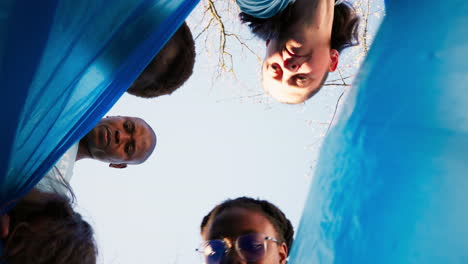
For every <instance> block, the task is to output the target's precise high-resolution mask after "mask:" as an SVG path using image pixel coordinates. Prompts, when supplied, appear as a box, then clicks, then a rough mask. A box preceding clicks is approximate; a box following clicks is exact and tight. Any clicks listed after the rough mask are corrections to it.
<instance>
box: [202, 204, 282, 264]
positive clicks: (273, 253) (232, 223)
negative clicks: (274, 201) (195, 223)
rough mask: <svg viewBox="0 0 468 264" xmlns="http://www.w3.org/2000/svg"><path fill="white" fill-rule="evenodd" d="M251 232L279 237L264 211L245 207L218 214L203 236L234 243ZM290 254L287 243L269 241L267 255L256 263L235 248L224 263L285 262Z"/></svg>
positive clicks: (280, 263)
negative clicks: (243, 258) (238, 252)
mask: <svg viewBox="0 0 468 264" xmlns="http://www.w3.org/2000/svg"><path fill="white" fill-rule="evenodd" d="M249 233H261V234H265V235H267V236H271V237H275V238H278V234H277V232H276V230H275V228H274V227H273V225H272V224H271V222H270V221H269V220H268V218H266V217H265V216H264V215H263V214H262V213H260V212H256V211H253V210H249V209H245V208H230V209H226V210H225V211H223V212H221V213H220V214H219V215H217V216H216V217H215V218H214V219H213V222H212V223H211V225H210V226H209V227H208V228H207V229H206V232H205V233H204V234H202V236H203V238H206V239H207V240H211V239H226V240H228V241H229V242H230V244H234V241H235V239H236V238H237V237H239V236H241V235H246V234H249ZM287 256H288V247H287V246H286V243H284V242H282V243H280V244H277V243H274V242H272V241H268V242H267V251H266V254H265V257H264V258H262V259H261V260H258V261H257V262H255V263H247V262H246V261H244V260H242V259H241V257H240V256H239V255H238V254H237V252H236V251H235V250H230V251H229V253H228V254H227V255H225V256H224V258H223V260H222V262H221V263H222V264H285V263H286V259H287Z"/></svg>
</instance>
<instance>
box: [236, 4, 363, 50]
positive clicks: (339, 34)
mask: <svg viewBox="0 0 468 264" xmlns="http://www.w3.org/2000/svg"><path fill="white" fill-rule="evenodd" d="M294 13H295V12H294V3H293V4H289V5H288V6H287V7H286V8H285V9H284V10H283V11H282V12H280V13H278V14H276V15H274V16H273V17H270V18H266V19H263V18H257V17H254V16H252V15H249V14H246V13H243V12H241V13H240V14H239V18H240V20H241V22H242V23H244V24H247V25H248V26H249V28H250V31H252V33H253V34H254V35H255V36H257V37H259V38H261V39H263V40H265V41H266V40H268V39H281V38H283V37H284V34H286V33H287V32H288V29H289V26H291V25H294V24H295V23H296V22H297V21H298V19H299V17H298V16H297V15H294ZM358 29H359V16H358V15H357V14H356V10H355V9H354V8H353V6H352V5H350V4H349V3H347V2H343V3H341V4H339V5H336V6H335V12H334V16H333V26H332V34H331V43H330V47H331V48H332V49H336V50H337V51H338V52H341V51H342V50H343V49H345V48H348V47H351V46H356V45H358V44H359V42H358Z"/></svg>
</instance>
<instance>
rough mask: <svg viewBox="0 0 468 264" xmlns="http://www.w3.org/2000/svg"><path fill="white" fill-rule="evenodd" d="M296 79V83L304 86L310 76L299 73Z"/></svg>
mask: <svg viewBox="0 0 468 264" xmlns="http://www.w3.org/2000/svg"><path fill="white" fill-rule="evenodd" d="M295 79H296V84H297V85H298V86H303V85H304V84H306V83H307V81H308V80H309V77H307V76H305V75H297V76H296V77H295Z"/></svg>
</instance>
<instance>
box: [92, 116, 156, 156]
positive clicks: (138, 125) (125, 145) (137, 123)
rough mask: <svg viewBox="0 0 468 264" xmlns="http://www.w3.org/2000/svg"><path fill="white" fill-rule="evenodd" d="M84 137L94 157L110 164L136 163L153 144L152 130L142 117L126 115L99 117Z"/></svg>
mask: <svg viewBox="0 0 468 264" xmlns="http://www.w3.org/2000/svg"><path fill="white" fill-rule="evenodd" d="M85 139H86V143H87V147H88V150H89V153H90V154H91V155H92V157H93V158H94V159H97V160H100V161H104V162H108V163H111V164H125V165H126V164H140V163H142V162H144V161H145V160H146V159H147V158H148V157H149V156H150V155H151V153H152V152H153V150H154V148H155V146H156V134H155V133H154V131H153V129H152V128H151V127H150V126H149V125H148V124H147V123H146V122H145V121H144V120H143V119H141V118H138V117H128V116H112V117H106V118H104V119H102V120H101V121H100V122H99V123H98V124H97V126H96V127H94V128H93V130H91V131H90V132H89V133H88V134H87V135H86V136H85Z"/></svg>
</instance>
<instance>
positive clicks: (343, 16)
mask: <svg viewBox="0 0 468 264" xmlns="http://www.w3.org/2000/svg"><path fill="white" fill-rule="evenodd" d="M237 4H238V5H239V7H240V9H241V11H242V12H241V13H240V19H241V21H242V22H243V23H246V24H247V25H248V26H249V27H250V30H251V31H252V33H253V34H254V35H256V36H257V37H259V38H261V39H263V40H265V41H266V46H267V51H266V57H265V59H264V62H263V65H262V85H263V89H264V90H265V92H266V93H268V94H269V95H271V96H272V97H273V98H275V99H276V100H278V101H280V102H283V103H290V104H297V103H302V102H304V101H306V100H307V99H309V98H310V97H312V96H313V95H314V94H315V93H316V92H318V91H319V90H320V88H321V87H322V85H323V83H324V82H325V80H326V79H327V76H328V73H329V72H333V71H335V70H336V68H337V66H338V60H339V54H340V52H341V51H342V50H343V49H345V48H347V47H351V46H354V45H357V44H358V26H359V17H358V16H357V14H356V12H355V10H354V8H353V7H352V6H351V5H350V4H349V3H347V2H345V1H344V0H237Z"/></svg>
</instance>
